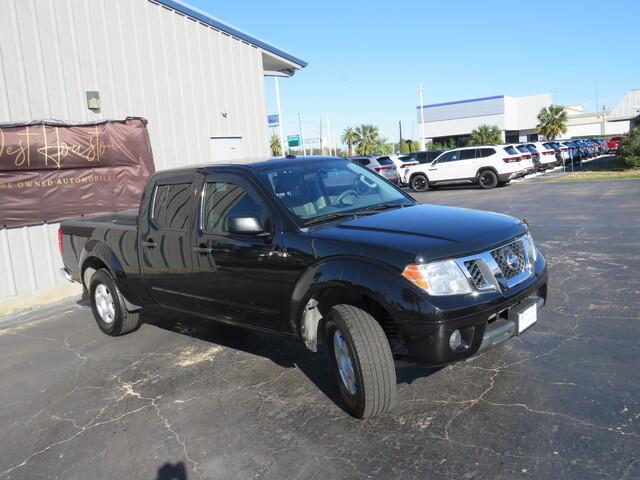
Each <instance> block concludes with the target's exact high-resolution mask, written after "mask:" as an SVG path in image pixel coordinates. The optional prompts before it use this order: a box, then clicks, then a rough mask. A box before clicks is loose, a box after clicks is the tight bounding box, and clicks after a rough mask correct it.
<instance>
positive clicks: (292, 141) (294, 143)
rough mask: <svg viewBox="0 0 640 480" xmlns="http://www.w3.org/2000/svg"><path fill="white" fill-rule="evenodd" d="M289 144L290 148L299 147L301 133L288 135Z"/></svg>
mask: <svg viewBox="0 0 640 480" xmlns="http://www.w3.org/2000/svg"><path fill="white" fill-rule="evenodd" d="M287 145H289V148H296V147H299V146H300V135H287Z"/></svg>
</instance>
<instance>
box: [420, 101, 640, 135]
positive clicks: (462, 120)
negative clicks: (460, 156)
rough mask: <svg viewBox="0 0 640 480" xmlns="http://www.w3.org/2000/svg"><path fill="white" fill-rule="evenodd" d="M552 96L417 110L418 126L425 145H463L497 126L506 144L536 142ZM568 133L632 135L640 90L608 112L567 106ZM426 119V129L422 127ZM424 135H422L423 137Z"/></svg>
mask: <svg viewBox="0 0 640 480" xmlns="http://www.w3.org/2000/svg"><path fill="white" fill-rule="evenodd" d="M552 103H553V102H552V98H551V94H549V93H545V94H541V95H532V96H527V97H510V96H507V95H496V96H492V97H482V98H472V99H469V100H458V101H454V102H445V103H435V104H432V105H424V106H423V107H422V111H421V107H420V106H418V107H417V109H418V124H419V125H420V130H419V131H420V132H423V131H424V141H425V144H426V143H428V142H443V141H445V140H449V139H454V140H455V141H456V142H457V143H458V145H464V144H465V143H466V142H467V141H468V140H469V135H470V134H471V132H472V131H473V130H475V129H476V128H478V127H479V126H480V125H495V126H497V127H498V128H499V129H500V131H501V132H502V138H503V140H504V141H505V142H507V143H515V142H524V141H535V140H537V139H538V134H537V131H536V125H537V124H538V113H539V112H540V110H541V109H542V108H544V107H548V106H549V105H551V104H552ZM565 108H566V110H567V114H568V130H567V133H566V134H564V135H563V138H573V137H593V136H607V135H619V134H623V133H626V132H628V131H629V128H630V120H631V119H633V118H635V117H637V116H638V114H640V90H631V91H630V92H629V93H627V95H625V97H624V98H623V99H622V100H621V101H620V103H618V105H617V106H616V107H615V108H613V109H611V110H609V109H603V110H602V111H599V112H585V111H584V109H583V106H582V105H566V106H565ZM423 115H424V126H423V125H422V124H421V121H422V118H423ZM421 135H422V133H421Z"/></svg>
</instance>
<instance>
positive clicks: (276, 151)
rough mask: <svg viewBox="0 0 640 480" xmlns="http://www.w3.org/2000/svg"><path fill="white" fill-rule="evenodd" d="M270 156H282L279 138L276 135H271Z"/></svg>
mask: <svg viewBox="0 0 640 480" xmlns="http://www.w3.org/2000/svg"><path fill="white" fill-rule="evenodd" d="M270 147H271V155H273V156H274V157H278V156H280V155H282V144H281V143H280V137H279V136H278V135H276V134H273V135H271V145H270Z"/></svg>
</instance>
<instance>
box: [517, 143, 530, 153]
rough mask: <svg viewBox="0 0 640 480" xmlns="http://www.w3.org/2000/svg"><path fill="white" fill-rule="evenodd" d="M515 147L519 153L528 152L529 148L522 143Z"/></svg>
mask: <svg viewBox="0 0 640 480" xmlns="http://www.w3.org/2000/svg"><path fill="white" fill-rule="evenodd" d="M516 148H517V149H518V151H519V152H520V153H529V149H528V148H527V147H525V146H524V145H518V146H517V147H516Z"/></svg>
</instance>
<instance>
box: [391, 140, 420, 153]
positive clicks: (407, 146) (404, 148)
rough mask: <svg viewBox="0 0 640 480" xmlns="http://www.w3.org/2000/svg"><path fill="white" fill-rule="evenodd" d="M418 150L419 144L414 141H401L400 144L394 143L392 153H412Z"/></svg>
mask: <svg viewBox="0 0 640 480" xmlns="http://www.w3.org/2000/svg"><path fill="white" fill-rule="evenodd" d="M418 150H420V143H419V142H418V141H416V140H409V139H406V138H405V139H403V140H402V143H401V144H398V143H394V144H393V151H394V152H400V153H413V152H417V151H418Z"/></svg>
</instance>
